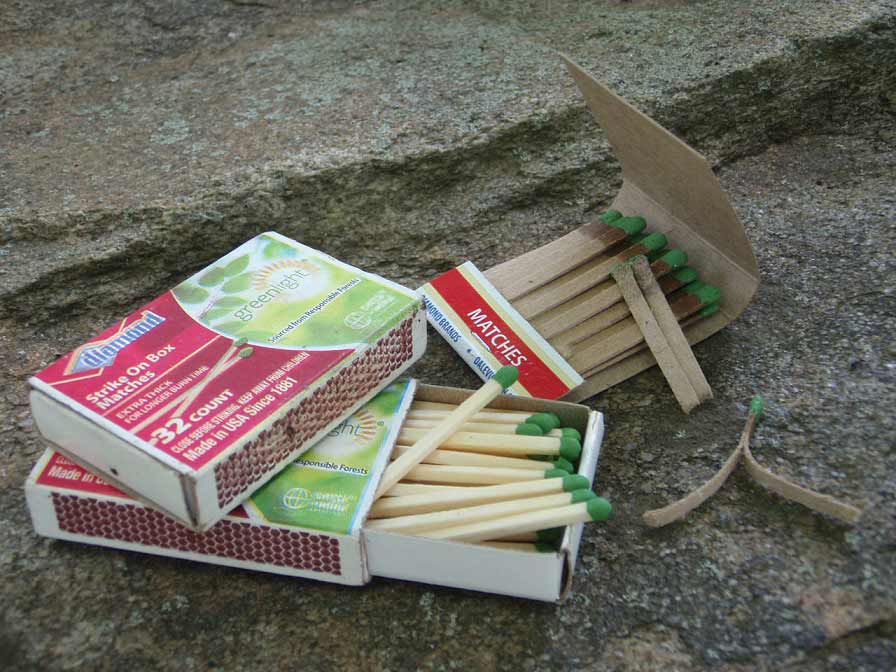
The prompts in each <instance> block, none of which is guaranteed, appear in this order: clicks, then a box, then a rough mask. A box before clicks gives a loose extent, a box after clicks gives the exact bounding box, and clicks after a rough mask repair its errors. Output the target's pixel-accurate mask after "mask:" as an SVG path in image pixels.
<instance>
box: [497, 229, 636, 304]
mask: <svg viewBox="0 0 896 672" xmlns="http://www.w3.org/2000/svg"><path fill="white" fill-rule="evenodd" d="M649 252H650V250H649V249H647V248H646V247H645V246H644V245H642V244H641V243H637V244H635V245H630V246H629V247H627V248H625V249H624V250H622V251H621V252H619V253H618V254H615V255H614V256H612V257H610V258H609V259H607V260H606V261H602V262H601V263H599V264H597V265H595V266H593V267H591V268H589V269H588V270H587V271H585V272H584V273H576V274H569V275H568V276H564V277H562V278H559V279H558V280H557V281H555V282H552V283H551V284H550V286H547V287H542V288H541V289H539V290H537V291H535V292H532V293H531V294H527V295H526V296H524V297H522V298H521V299H518V300H516V301H514V302H513V307H514V308H516V309H517V311H518V312H519V313H520V315H522V316H523V317H525V318H526V319H527V320H530V319H532V318H533V317H535V316H536V315H541V314H542V313H544V312H546V311H548V310H550V309H551V308H556V307H557V306H559V305H560V304H561V303H564V302H566V301H569V300H570V299H572V298H573V297H576V296H578V295H579V294H581V293H582V292H586V291H588V290H589V289H591V288H592V287H595V286H596V285H599V284H600V283H602V282H603V281H604V280H607V279H608V278H609V277H610V273H611V272H612V270H613V269H614V268H615V267H616V266H618V265H619V264H621V263H624V262H625V261H627V260H628V259H631V258H632V257H634V256H637V255H639V254H648V253H649ZM569 268H570V266H569V265H567V270H568V269H569Z"/></svg>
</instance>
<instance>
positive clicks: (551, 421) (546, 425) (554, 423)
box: [526, 413, 560, 434]
mask: <svg viewBox="0 0 896 672" xmlns="http://www.w3.org/2000/svg"><path fill="white" fill-rule="evenodd" d="M526 422H527V423H532V424H533V425H538V426H539V427H541V429H542V430H543V431H544V433H545V434H547V433H548V432H550V431H551V430H552V429H557V427H559V426H560V418H558V417H557V416H556V415H554V414H553V413H533V414H532V415H530V416H529V417H528V418H526Z"/></svg>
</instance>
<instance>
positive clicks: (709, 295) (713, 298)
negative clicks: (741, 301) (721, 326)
mask: <svg viewBox="0 0 896 672" xmlns="http://www.w3.org/2000/svg"><path fill="white" fill-rule="evenodd" d="M684 291H685V292H686V293H688V294H691V295H693V296H696V297H697V298H698V299H699V300H700V305H703V306H708V305H709V304H711V303H716V302H717V301H718V300H719V299H721V298H722V290H721V289H719V288H718V287H716V286H715V285H708V284H706V283H705V282H692V283H691V284H690V285H688V286H687V287H685V288H684Z"/></svg>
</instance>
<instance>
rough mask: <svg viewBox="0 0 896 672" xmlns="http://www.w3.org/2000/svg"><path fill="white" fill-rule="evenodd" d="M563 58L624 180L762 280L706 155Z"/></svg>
mask: <svg viewBox="0 0 896 672" xmlns="http://www.w3.org/2000/svg"><path fill="white" fill-rule="evenodd" d="M563 60H564V61H565V62H566V67H567V68H568V70H569V73H570V74H571V75H572V77H573V79H574V80H575V82H576V84H577V85H578V87H579V90H580V91H581V92H582V95H583V96H584V97H585V101H586V103H587V104H588V107H589V109H590V110H591V113H592V114H593V115H594V116H595V118H596V119H597V121H598V123H599V124H600V125H601V127H602V128H603V129H604V131H606V133H607V138H608V139H609V141H610V145H611V146H612V147H613V152H614V153H615V154H616V157H617V158H618V159H619V163H620V164H621V166H622V175H623V178H624V179H625V181H626V182H629V183H630V186H634V187H637V188H638V189H639V190H640V191H641V192H643V193H644V195H646V196H647V197H648V198H650V200H652V201H653V202H654V203H658V204H662V208H663V209H664V210H666V211H667V212H668V214H669V215H670V216H671V217H673V218H675V219H676V220H678V221H679V222H687V223H689V225H690V228H692V230H693V229H697V230H699V236H700V237H702V238H704V239H705V240H706V242H707V243H708V244H709V245H711V246H712V247H713V248H715V249H716V250H718V251H719V252H721V253H722V254H724V255H725V256H726V257H728V258H729V259H730V260H731V261H732V262H734V263H735V264H736V265H737V266H739V267H740V268H741V269H742V270H743V271H744V272H745V273H746V274H747V275H749V276H752V277H753V278H758V275H759V272H758V268H757V265H756V258H755V257H754V256H753V251H752V249H751V248H750V243H749V241H748V240H747V237H746V235H745V234H744V231H743V227H742V226H741V224H740V221H739V220H738V219H737V215H736V214H735V213H734V210H733V209H732V207H731V204H730V202H729V201H728V198H727V196H726V195H725V192H724V191H722V188H721V186H720V185H719V181H718V179H717V178H716V176H715V174H714V173H713V172H712V168H711V167H710V165H709V163H708V162H707V161H706V159H705V158H703V156H702V155H700V154H699V153H698V152H696V151H694V150H693V149H692V148H691V147H689V146H688V145H686V144H685V143H684V142H682V141H681V140H679V139H678V138H676V137H675V136H674V135H672V134H671V133H670V132H669V131H667V130H666V129H664V128H663V127H662V126H660V125H659V124H657V123H656V122H655V121H653V120H652V119H651V118H650V117H648V116H646V115H645V114H643V113H641V112H639V111H638V110H636V109H635V108H634V107H632V106H631V105H629V104H628V103H627V102H626V101H624V100H623V99H622V98H620V97H619V96H617V95H616V94H615V93H613V92H612V91H610V90H609V89H608V88H607V87H605V86H604V85H602V84H600V83H599V82H598V81H597V80H595V79H594V77H592V76H591V75H590V74H588V73H587V72H586V71H585V70H583V69H582V68H581V67H579V66H578V65H576V64H575V63H574V62H572V61H571V60H570V59H569V58H567V57H565V56H564V57H563ZM754 288H755V287H754ZM750 294H752V292H750ZM738 312H740V311H738Z"/></svg>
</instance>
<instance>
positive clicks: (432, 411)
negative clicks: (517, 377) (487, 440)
mask: <svg viewBox="0 0 896 672" xmlns="http://www.w3.org/2000/svg"><path fill="white" fill-rule="evenodd" d="M456 408H457V406H455V405H454V404H443V403H439V402H434V401H417V402H414V405H413V406H411V408H410V410H409V412H408V416H407V417H408V418H412V419H433V418H436V419H439V420H441V419H442V418H444V417H445V416H446V415H447V414H448V413H450V412H452V411H453V410H454V409H456ZM470 421H471V422H488V423H513V424H522V423H534V424H537V425H538V426H540V427H541V428H542V429H544V431H546V432H547V431H550V430H551V429H556V428H557V427H559V426H560V418H558V417H557V416H556V415H554V414H553V413H521V412H519V411H507V410H503V409H499V408H487V409H486V410H484V411H480V412H479V413H476V414H475V415H473V416H472V417H471V418H470Z"/></svg>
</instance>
